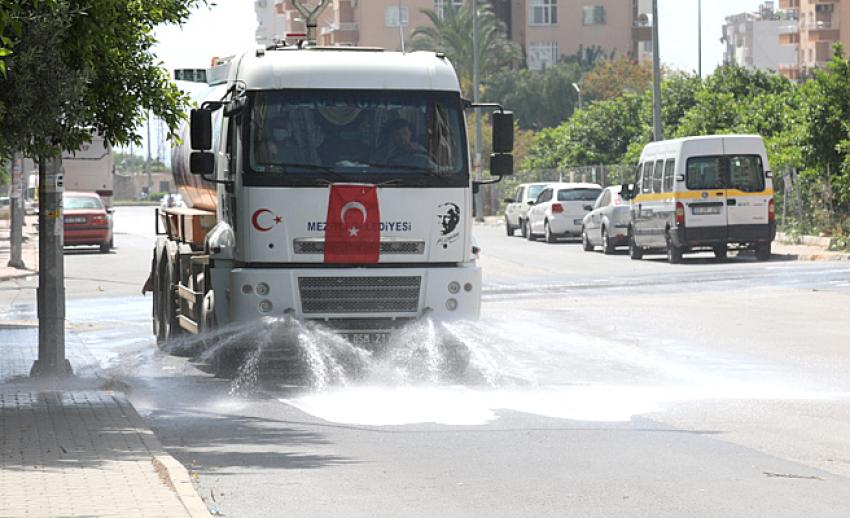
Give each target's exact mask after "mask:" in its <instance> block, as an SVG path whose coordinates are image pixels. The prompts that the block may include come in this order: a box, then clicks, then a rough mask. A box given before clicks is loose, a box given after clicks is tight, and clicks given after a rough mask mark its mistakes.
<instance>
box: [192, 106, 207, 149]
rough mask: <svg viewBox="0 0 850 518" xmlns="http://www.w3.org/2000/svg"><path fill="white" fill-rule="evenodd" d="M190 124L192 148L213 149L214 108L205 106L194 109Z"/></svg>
mask: <svg viewBox="0 0 850 518" xmlns="http://www.w3.org/2000/svg"><path fill="white" fill-rule="evenodd" d="M189 124H190V130H191V131H190V138H191V145H192V149H193V150H195V151H208V150H210V149H212V110H205V109H203V108H201V109H196V110H192V113H191V117H190V120H189Z"/></svg>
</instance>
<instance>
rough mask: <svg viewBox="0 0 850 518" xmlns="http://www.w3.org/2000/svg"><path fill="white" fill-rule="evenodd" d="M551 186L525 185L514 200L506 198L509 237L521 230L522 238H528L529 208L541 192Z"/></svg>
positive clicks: (506, 219)
mask: <svg viewBox="0 0 850 518" xmlns="http://www.w3.org/2000/svg"><path fill="white" fill-rule="evenodd" d="M547 185H549V184H546V183H524V184H521V185H520V186H519V187H517V190H516V194H515V195H514V197H513V198H505V203H507V204H508V205H507V206H506V207H505V230H506V231H507V233H508V235H509V236H512V235H514V232H515V231H516V230H517V229H519V230H520V232H521V233H522V237H527V236H528V226H527V224H526V223H527V222H528V206H529V202H533V201H534V200H536V199H537V197H538V196H539V195H540V192H541V191H542V190H543V188H544V187H546V186H547Z"/></svg>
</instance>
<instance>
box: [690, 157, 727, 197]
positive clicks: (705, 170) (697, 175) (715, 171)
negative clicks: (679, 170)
mask: <svg viewBox="0 0 850 518" xmlns="http://www.w3.org/2000/svg"><path fill="white" fill-rule="evenodd" d="M720 158H721V157H717V156H701V157H694V158H689V159H688V173H687V179H686V181H687V186H688V189H693V190H706V189H723V176H722V175H721V173H720V167H721V164H720Z"/></svg>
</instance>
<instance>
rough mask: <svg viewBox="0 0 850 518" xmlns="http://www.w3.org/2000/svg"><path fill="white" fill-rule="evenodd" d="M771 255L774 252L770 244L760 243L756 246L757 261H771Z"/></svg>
mask: <svg viewBox="0 0 850 518" xmlns="http://www.w3.org/2000/svg"><path fill="white" fill-rule="evenodd" d="M771 253H772V250H771V246H770V243H760V244H758V245H756V261H760V262H764V261H769V260H770V255H771Z"/></svg>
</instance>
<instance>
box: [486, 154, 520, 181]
mask: <svg viewBox="0 0 850 518" xmlns="http://www.w3.org/2000/svg"><path fill="white" fill-rule="evenodd" d="M490 174H491V175H493V176H511V175H513V174H514V156H513V155H512V154H510V153H501V154H495V153H494V154H492V155H490Z"/></svg>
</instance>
